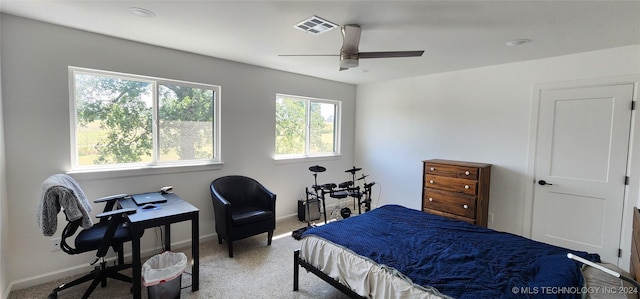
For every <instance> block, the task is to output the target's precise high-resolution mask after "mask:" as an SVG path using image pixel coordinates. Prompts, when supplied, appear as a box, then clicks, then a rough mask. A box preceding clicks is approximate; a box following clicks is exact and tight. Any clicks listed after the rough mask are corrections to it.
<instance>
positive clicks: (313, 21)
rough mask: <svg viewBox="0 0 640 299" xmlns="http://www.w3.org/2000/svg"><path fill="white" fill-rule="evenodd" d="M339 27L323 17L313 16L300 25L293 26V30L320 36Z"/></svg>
mask: <svg viewBox="0 0 640 299" xmlns="http://www.w3.org/2000/svg"><path fill="white" fill-rule="evenodd" d="M336 27H338V25H336V24H334V23H331V22H329V21H327V20H325V19H323V18H321V17H318V16H311V17H309V18H307V19H305V20H303V21H301V22H300V23H298V24H295V25H293V28H296V29H299V30H302V31H304V32H307V33H311V34H313V35H320V34H323V33H325V32H327V31H329V30H332V29H334V28H336Z"/></svg>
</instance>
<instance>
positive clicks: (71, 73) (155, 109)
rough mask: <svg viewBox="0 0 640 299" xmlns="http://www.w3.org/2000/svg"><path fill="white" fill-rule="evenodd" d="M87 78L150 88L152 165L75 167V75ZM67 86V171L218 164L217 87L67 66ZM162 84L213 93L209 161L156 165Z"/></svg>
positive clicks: (76, 133) (158, 163)
mask: <svg viewBox="0 0 640 299" xmlns="http://www.w3.org/2000/svg"><path fill="white" fill-rule="evenodd" d="M76 74H87V75H92V76H104V77H113V78H117V79H122V80H135V81H141V82H148V83H150V84H151V94H152V95H151V96H152V135H153V150H152V161H150V162H138V163H117V164H104V165H79V163H78V151H79V148H78V144H77V142H78V123H77V121H78V119H77V113H78V111H77V105H76V104H77V103H76V99H75V75H76ZM68 82H69V106H70V107H69V108H70V110H69V124H70V146H71V148H70V154H71V171H70V172H94V171H110V170H133V169H147V168H148V169H152V168H166V167H183V166H202V165H217V164H222V157H221V148H222V147H221V143H220V141H221V138H220V132H221V129H220V125H221V121H220V116H221V112H220V106H221V105H220V102H221V100H220V99H221V87H220V86H218V85H213V84H205V83H195V82H188V81H181V80H173V79H166V78H158V77H151V76H144V75H136V74H128V73H122V72H113V71H106V70H97V69H89V68H82V67H75V66H69V67H68ZM163 84H173V85H180V86H184V87H192V88H202V89H211V90H213V105H212V106H213V115H212V117H213V122H212V125H213V128H212V135H213V136H212V138H213V140H212V141H213V149H212V150H213V157H212V158H211V159H190V160H184V161H164V162H163V161H160V155H159V151H160V145H159V136H160V130H159V129H158V128H159V123H160V119H159V105H160V103H159V93H158V90H159V86H160V85H163Z"/></svg>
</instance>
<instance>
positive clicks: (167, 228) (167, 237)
mask: <svg viewBox="0 0 640 299" xmlns="http://www.w3.org/2000/svg"><path fill="white" fill-rule="evenodd" d="M170 250H171V224H165V225H164V251H170Z"/></svg>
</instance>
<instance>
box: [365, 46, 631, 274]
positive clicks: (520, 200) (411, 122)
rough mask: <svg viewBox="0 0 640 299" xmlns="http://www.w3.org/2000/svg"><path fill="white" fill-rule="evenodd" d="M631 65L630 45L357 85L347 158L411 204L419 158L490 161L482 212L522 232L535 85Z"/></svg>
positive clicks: (385, 197)
mask: <svg viewBox="0 0 640 299" xmlns="http://www.w3.org/2000/svg"><path fill="white" fill-rule="evenodd" d="M639 73H640V45H637V46H629V47H622V48H614V49H608V50H602V51H595V52H588V53H581V54H574V55H568V56H561V57H554V58H548V59H540V60H532V61H526V62H519V63H511V64H504V65H496V66H489V67H483V68H477V69H469V70H463V71H457V72H450V73H442V74H436V75H430V76H422V77H414V78H409V79H402V80H394V81H387V82H380V83H375V84H363V85H359V86H358V95H357V101H356V103H357V105H356V155H355V156H356V164H357V165H360V166H362V167H365V168H367V169H370V170H371V172H372V173H371V174H372V177H373V178H375V180H377V181H378V183H380V186H381V187H382V188H381V189H378V191H381V196H380V204H384V203H389V202H395V203H398V204H402V205H405V206H407V207H412V208H416V209H419V208H420V205H421V196H422V195H421V194H422V189H421V188H422V187H421V186H422V162H421V161H422V160H426V159H452V160H465V161H475V162H484V163H491V164H493V167H492V176H491V179H492V181H491V190H490V192H491V195H490V198H491V200H490V203H489V213H493V214H494V215H495V221H494V222H493V223H489V227H491V228H495V229H498V230H503V231H508V232H512V233H516V234H522V235H525V236H527V235H528V234H529V231H528V230H527V229H526V228H527V227H528V226H529V224H530V223H526V222H525V219H527V217H526V216H527V215H525V213H530V211H527V209H526V207H525V200H526V198H527V197H530V196H531V192H529V191H528V190H530V189H527V188H528V187H530V186H528V185H530V184H532V182H533V178H532V177H531V176H530V175H529V174H528V172H529V164H528V163H529V155H530V153H531V150H530V146H531V144H530V133H532V128H531V119H532V104H533V101H534V100H535V99H536V97H535V95H534V93H533V91H534V87H535V85H536V84H541V83H545V82H557V81H576V80H587V79H589V80H591V79H597V78H606V77H612V76H621V75H628V74H639ZM636 96H637V94H636ZM635 114H637V112H636V113H635ZM636 118H637V117H636ZM634 130H635V132H636V133H635V135H634V136H633V140H634V144H633V153H632V156H633V159H632V173H631V177H632V179H633V180H632V181H633V182H632V184H631V185H630V187H629V193H628V194H629V196H630V197H629V198H628V199H627V203H626V205H625V207H627V208H626V210H625V215H626V218H625V226H624V229H623V232H622V234H623V238H626V240H623V241H624V242H625V243H623V244H622V246H623V247H621V248H623V250H624V251H623V254H625V255H626V257H627V260H628V253H629V250H628V248H630V247H629V246H630V243H629V240H628V239H629V238H630V234H631V231H630V223H631V222H628V221H627V220H630V218H629V217H628V216H629V215H630V212H631V211H632V209H631V207H632V206H633V205H637V204H638V200H639V198H638V189H639V187H638V185H640V161H637V160H640V152H639V151H638V149H639V148H640V137H639V136H638V134H640V133H638V132H640V125H639V122H638V120H637V119H636V120H635V125H634ZM373 149H375V150H373ZM529 217H530V215H529ZM610 262H613V263H616V261H610ZM623 266H624V265H623Z"/></svg>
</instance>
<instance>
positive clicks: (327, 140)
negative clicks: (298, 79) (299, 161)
mask: <svg viewBox="0 0 640 299" xmlns="http://www.w3.org/2000/svg"><path fill="white" fill-rule="evenodd" d="M338 132H340V102H339V101H331V100H321V99H314V98H307V97H299V96H291V95H282V94H278V95H276V158H298V157H314V156H331V155H338V154H339V153H340V149H339V142H338V140H339V133H338Z"/></svg>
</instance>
